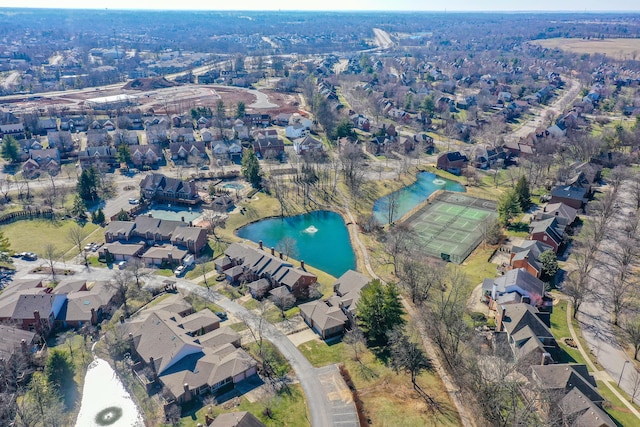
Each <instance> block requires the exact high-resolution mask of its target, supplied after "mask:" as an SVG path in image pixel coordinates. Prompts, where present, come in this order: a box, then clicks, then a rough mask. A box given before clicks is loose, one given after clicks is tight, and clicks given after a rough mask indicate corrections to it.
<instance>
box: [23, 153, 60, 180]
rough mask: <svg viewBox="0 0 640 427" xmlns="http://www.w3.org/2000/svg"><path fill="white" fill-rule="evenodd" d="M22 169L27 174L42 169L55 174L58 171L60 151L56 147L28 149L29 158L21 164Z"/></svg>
mask: <svg viewBox="0 0 640 427" xmlns="http://www.w3.org/2000/svg"><path fill="white" fill-rule="evenodd" d="M22 170H23V171H24V172H25V173H27V174H28V175H33V174H34V173H37V172H42V171H46V172H48V173H49V174H52V175H56V174H57V173H58V172H60V151H58V149H57V148H47V149H44V150H29V160H27V162H26V163H25V164H24V165H23V167H22Z"/></svg>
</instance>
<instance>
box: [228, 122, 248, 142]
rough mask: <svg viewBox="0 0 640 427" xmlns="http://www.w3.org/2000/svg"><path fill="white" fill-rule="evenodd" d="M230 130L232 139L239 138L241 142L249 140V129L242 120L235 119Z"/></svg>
mask: <svg viewBox="0 0 640 427" xmlns="http://www.w3.org/2000/svg"><path fill="white" fill-rule="evenodd" d="M231 129H232V130H233V133H234V138H239V139H241V140H247V139H249V127H248V126H247V125H245V123H244V122H243V121H242V120H240V119H237V120H236V121H235V122H233V126H232V128H231Z"/></svg>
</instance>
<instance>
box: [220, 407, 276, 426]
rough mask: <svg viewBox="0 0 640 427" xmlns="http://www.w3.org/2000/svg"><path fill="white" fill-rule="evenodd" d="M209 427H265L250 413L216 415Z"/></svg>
mask: <svg viewBox="0 0 640 427" xmlns="http://www.w3.org/2000/svg"><path fill="white" fill-rule="evenodd" d="M209 427H265V425H264V424H263V423H262V421H260V420H259V419H257V418H256V417H255V416H254V415H253V414H252V413H251V412H247V411H242V412H227V413H226V414H220V415H218V416H217V417H216V418H215V419H214V420H213V421H211V422H210V423H209Z"/></svg>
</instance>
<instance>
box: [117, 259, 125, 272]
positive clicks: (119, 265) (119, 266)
mask: <svg viewBox="0 0 640 427" xmlns="http://www.w3.org/2000/svg"><path fill="white" fill-rule="evenodd" d="M125 268H127V261H120V262H119V263H118V269H119V270H124V269H125Z"/></svg>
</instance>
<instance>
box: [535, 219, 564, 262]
mask: <svg viewBox="0 0 640 427" xmlns="http://www.w3.org/2000/svg"><path fill="white" fill-rule="evenodd" d="M529 239H530V240H537V241H538V242H541V243H544V244H545V245H548V246H551V248H552V249H553V252H555V253H558V251H559V250H560V248H561V246H562V245H563V243H564V228H563V227H561V226H560V225H559V224H558V220H557V218H556V217H555V216H554V217H551V218H547V219H543V220H540V221H533V222H531V224H529Z"/></svg>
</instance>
